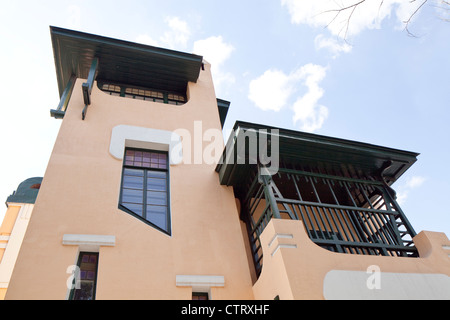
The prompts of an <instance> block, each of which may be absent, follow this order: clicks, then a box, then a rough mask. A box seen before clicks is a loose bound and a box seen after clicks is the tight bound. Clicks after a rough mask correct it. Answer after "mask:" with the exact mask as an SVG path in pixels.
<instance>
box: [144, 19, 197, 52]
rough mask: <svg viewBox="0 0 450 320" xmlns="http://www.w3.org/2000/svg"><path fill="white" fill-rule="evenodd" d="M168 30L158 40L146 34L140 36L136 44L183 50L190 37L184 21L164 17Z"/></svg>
mask: <svg viewBox="0 0 450 320" xmlns="http://www.w3.org/2000/svg"><path fill="white" fill-rule="evenodd" d="M164 22H165V23H166V25H167V27H168V30H167V31H165V32H164V33H163V35H162V36H161V37H159V39H158V40H156V39H154V38H152V37H151V36H150V35H148V34H140V35H139V36H137V38H136V42H139V43H142V44H147V45H151V46H162V47H166V48H169V49H176V50H185V49H186V46H187V43H188V41H189V39H190V37H191V31H190V29H189V26H188V24H187V22H186V21H184V20H181V19H180V18H178V17H166V18H165V19H164Z"/></svg>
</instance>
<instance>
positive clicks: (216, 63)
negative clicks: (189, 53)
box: [193, 36, 235, 92]
mask: <svg viewBox="0 0 450 320" xmlns="http://www.w3.org/2000/svg"><path fill="white" fill-rule="evenodd" d="M193 51H194V52H193V53H195V54H198V55H201V56H203V58H204V59H205V60H206V61H208V62H209V63H210V64H211V73H212V76H213V79H214V85H215V88H216V91H218V92H219V91H220V90H221V88H222V87H223V85H225V84H227V83H228V84H230V83H234V81H235V78H234V76H233V75H232V74H231V73H229V72H224V71H223V70H222V66H223V64H224V63H225V61H227V60H228V59H229V58H230V56H231V54H232V53H233V51H234V47H233V46H232V45H231V44H229V43H226V42H225V41H224V40H223V38H222V36H212V37H209V38H206V39H203V40H198V41H195V42H194V49H193Z"/></svg>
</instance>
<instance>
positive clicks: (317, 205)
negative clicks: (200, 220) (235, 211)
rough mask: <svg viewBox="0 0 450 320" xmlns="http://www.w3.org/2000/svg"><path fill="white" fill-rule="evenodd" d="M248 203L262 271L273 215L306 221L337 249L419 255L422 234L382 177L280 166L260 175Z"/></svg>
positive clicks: (317, 237)
mask: <svg viewBox="0 0 450 320" xmlns="http://www.w3.org/2000/svg"><path fill="white" fill-rule="evenodd" d="M257 180H259V182H260V183H257ZM245 208H246V210H247V221H246V222H247V226H248V233H249V238H250V242H251V247H252V253H253V258H254V262H255V268H256V272H257V274H259V272H260V271H261V268H262V249H261V243H260V241H259V237H260V235H261V233H262V232H263V231H264V229H265V227H266V226H267V224H268V223H269V221H270V220H271V219H272V217H276V218H281V219H292V220H301V221H302V222H303V225H304V227H305V231H306V232H307V234H308V236H309V238H310V239H311V240H312V241H313V242H314V243H316V244H317V245H319V246H321V247H323V248H325V249H327V250H330V251H333V252H339V253H349V254H364V255H382V256H394V257H417V249H416V248H415V247H414V243H413V241H412V238H413V237H414V236H415V235H416V233H415V231H414V229H413V228H412V226H411V225H410V223H409V222H408V220H407V219H406V217H405V215H404V214H403V212H402V210H401V209H400V207H399V205H398V204H397V202H396V200H395V196H394V195H393V191H392V189H390V187H389V186H387V185H386V184H385V183H384V182H381V181H377V180H365V179H353V178H348V177H340V176H331V175H325V174H319V173H312V172H305V171H298V170H289V169H280V170H279V173H278V174H277V175H275V176H274V177H272V178H267V177H265V178H261V176H258V177H255V179H254V181H253V183H252V185H251V186H250V188H249V193H248V194H247V197H246V199H245Z"/></svg>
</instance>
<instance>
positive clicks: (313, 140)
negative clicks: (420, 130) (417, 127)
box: [216, 121, 419, 186]
mask: <svg viewBox="0 0 450 320" xmlns="http://www.w3.org/2000/svg"><path fill="white" fill-rule="evenodd" d="M247 130H255V131H256V132H259V130H267V133H268V134H269V136H270V135H273V134H274V132H275V131H274V130H278V138H279V158H280V162H281V163H282V164H283V165H285V166H286V165H287V166H292V165H294V166H297V165H303V166H308V167H314V166H316V167H320V166H322V167H328V168H342V166H346V167H352V168H354V169H355V170H358V171H361V172H363V173H365V174H368V175H373V174H376V173H380V171H381V170H383V169H384V168H385V166H386V163H388V162H389V163H390V164H391V165H390V166H389V167H388V168H387V169H386V170H385V171H384V176H385V178H387V180H388V183H389V184H392V183H393V182H395V181H396V180H397V179H398V178H399V177H400V176H401V175H402V174H403V173H404V172H405V171H406V170H408V168H410V167H411V166H412V165H413V164H414V162H416V161H417V156H418V155H419V154H418V153H415V152H409V151H403V150H398V149H392V148H387V147H382V146H377V145H372V144H368V143H363V142H357V141H351V140H344V139H339V138H333V137H327V136H322V135H317V134H311V133H306V132H300V131H294V130H287V129H282V128H276V127H271V126H265V125H260V124H254V123H248V122H242V121H237V122H236V124H235V126H234V132H237V136H236V137H233V136H231V137H230V140H229V141H228V143H227V146H226V149H228V150H226V151H232V152H233V154H236V152H237V151H238V150H237V148H242V146H238V145H237V142H236V141H237V140H238V137H239V135H241V134H245V132H246V131H247ZM245 156H246V157H248V152H245ZM236 162H237V161H233V163H226V162H225V163H223V164H219V165H218V166H217V167H216V171H217V172H219V177H220V183H221V184H222V185H228V186H231V185H232V186H239V185H241V184H242V183H244V182H245V179H246V177H247V175H248V174H249V172H250V171H252V168H251V166H252V165H250V164H248V163H249V161H248V159H246V161H245V163H246V164H237V163H236ZM253 166H256V165H253ZM280 167H281V164H280Z"/></svg>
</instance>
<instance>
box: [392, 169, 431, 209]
mask: <svg viewBox="0 0 450 320" xmlns="http://www.w3.org/2000/svg"><path fill="white" fill-rule="evenodd" d="M425 181H426V178H424V177H421V176H413V177H411V178H409V179H408V180H407V181H406V182H405V184H404V185H402V186H400V187H399V188H398V190H397V202H398V203H399V204H400V205H402V204H404V203H405V202H406V199H407V198H408V196H409V193H410V192H411V191H412V190H413V189H416V188H418V187H420V186H422V185H423V184H424V182H425Z"/></svg>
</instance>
